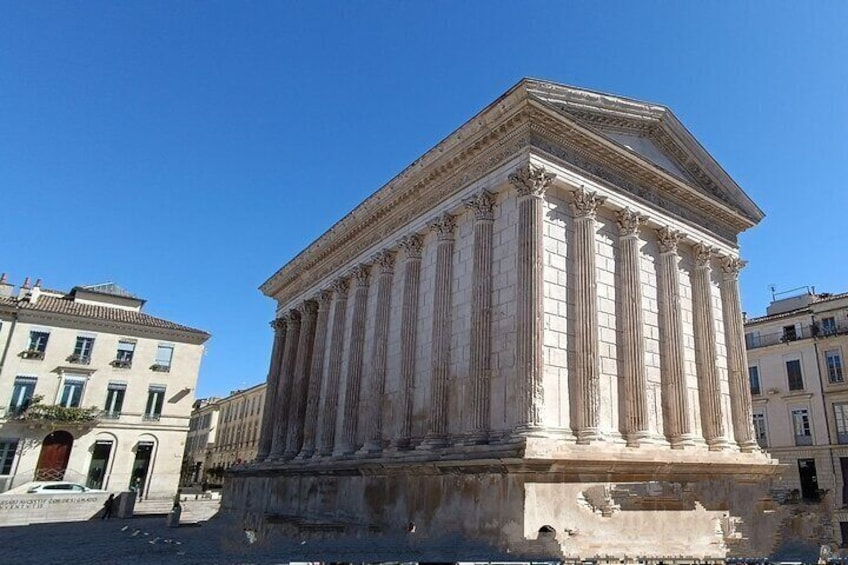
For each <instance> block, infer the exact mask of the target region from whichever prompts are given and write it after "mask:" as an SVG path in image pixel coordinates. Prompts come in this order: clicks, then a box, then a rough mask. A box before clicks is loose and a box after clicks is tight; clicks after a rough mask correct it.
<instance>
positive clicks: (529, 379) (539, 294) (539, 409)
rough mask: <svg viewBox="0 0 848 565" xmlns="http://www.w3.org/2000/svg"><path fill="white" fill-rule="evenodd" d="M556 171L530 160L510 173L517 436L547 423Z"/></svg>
mask: <svg viewBox="0 0 848 565" xmlns="http://www.w3.org/2000/svg"><path fill="white" fill-rule="evenodd" d="M555 176H556V175H554V174H552V173H548V172H546V171H545V169H544V168H542V167H535V166H533V165H531V164H530V163H527V164H526V165H523V166H522V167H520V168H519V169H518V170H517V171H516V172H515V173H513V174H512V175H510V177H509V180H510V182H511V183H512V185H513V187H514V188H515V190H516V192H517V193H518V242H517V245H518V247H517V249H516V268H517V275H518V276H517V280H516V291H515V301H516V307H515V310H516V314H515V326H516V327H515V339H516V347H515V367H516V382H517V383H518V387H519V389H518V393H519V394H518V397H519V403H520V405H519V413H518V415H517V416H518V418H517V419H518V426H517V428H516V432H517V434H518V435H519V436H522V435H527V434H529V433H532V432H533V431H534V430H538V429H540V428H541V427H542V423H543V421H542V413H543V409H544V401H545V396H544V388H543V387H542V377H543V371H544V359H543V355H544V350H543V344H544V342H543V332H544V307H543V306H544V305H543V303H542V299H543V282H544V278H543V271H542V269H543V268H544V254H543V248H542V244H543V240H544V224H545V218H544V213H545V210H544V199H545V191H546V190H547V188H548V186H550V184H551V182H553V179H554V178H555Z"/></svg>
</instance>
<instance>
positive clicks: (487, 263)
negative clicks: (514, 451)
mask: <svg viewBox="0 0 848 565" xmlns="http://www.w3.org/2000/svg"><path fill="white" fill-rule="evenodd" d="M465 205H466V207H467V208H469V209H471V210H473V211H474V220H475V221H474V265H473V272H472V284H473V285H474V286H473V289H472V295H471V334H470V339H469V343H470V346H471V359H470V361H469V373H470V375H469V376H470V377H471V410H472V412H471V418H472V420H471V428H472V437H471V439H472V441H473V442H483V441H485V440H486V439H487V438H488V433H489V426H490V425H491V400H490V395H491V390H490V389H491V383H490V378H491V358H492V237H493V233H492V232H493V224H494V208H495V196H494V194H492V193H490V192H487V191H485V190H483V191H481V192H479V193H477V194H476V195H475V196H474V197H472V198H470V199H468V200H467V201H466V202H465Z"/></svg>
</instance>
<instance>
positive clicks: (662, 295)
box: [657, 227, 693, 448]
mask: <svg viewBox="0 0 848 565" xmlns="http://www.w3.org/2000/svg"><path fill="white" fill-rule="evenodd" d="M681 239H683V234H681V233H680V232H678V231H676V230H673V229H671V228H669V227H665V228H661V229H659V230H658V231H657V243H658V245H659V248H660V261H659V263H660V264H659V276H658V277H657V282H658V285H659V288H658V293H657V294H658V297H659V303H660V304H659V305H660V344H661V348H660V370H661V378H662V400H663V412H664V418H663V420H664V421H663V430H664V432H665V435H666V437H667V438H668V440H669V443H671V446H672V447H675V448H678V447H684V446H687V445H693V442H692V433H691V427H690V425H689V400H688V397H687V394H688V392H687V389H686V375H685V373H684V366H683V320H682V318H681V313H680V272H679V271H678V267H677V263H678V261H679V257H678V255H677V245H678V244H679V243H680V240H681Z"/></svg>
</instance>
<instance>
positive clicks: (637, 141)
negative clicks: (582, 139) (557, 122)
mask: <svg viewBox="0 0 848 565" xmlns="http://www.w3.org/2000/svg"><path fill="white" fill-rule="evenodd" d="M522 84H523V85H524V87H525V88H526V91H527V94H528V95H529V96H530V98H531V99H535V100H538V101H540V102H542V103H543V104H545V105H546V106H547V107H549V108H552V109H554V110H556V111H557V112H558V113H560V114H561V115H562V116H564V117H567V118H568V119H569V120H572V121H573V122H575V123H577V124H579V125H580V126H581V127H583V128H585V129H587V130H589V131H591V132H593V133H595V134H597V135H599V136H601V137H603V138H604V139H605V140H606V141H608V142H609V143H611V144H614V145H615V146H617V147H619V148H622V149H624V150H626V151H628V152H630V153H631V154H632V155H633V156H634V157H636V158H637V159H639V160H641V161H643V162H645V163H647V164H649V165H650V166H652V167H655V168H656V169H659V170H661V171H662V172H663V173H665V174H668V175H671V176H673V177H675V178H677V179H679V180H680V181H682V182H684V183H686V184H687V185H689V186H691V187H693V188H695V189H696V190H698V191H699V192H701V193H703V194H704V195H707V196H709V197H711V198H714V199H717V200H719V201H721V202H722V203H723V204H725V205H727V206H729V207H730V208H732V209H734V210H736V211H737V212H738V213H740V214H742V215H743V216H745V217H747V218H749V219H750V220H752V221H754V222H758V221H759V220H761V219H762V218H763V212H762V211H761V210H760V209H759V208H758V207H757V205H756V204H755V203H754V202H753V201H752V200H751V199H750V198H749V197H748V195H747V194H745V192H744V191H743V190H742V189H741V188H740V187H739V185H737V184H736V182H735V181H734V180H733V179H732V178H731V177H730V176H729V175H728V174H727V173H726V172H725V171H724V169H722V167H721V165H719V164H718V162H717V161H716V160H715V159H713V158H712V156H711V155H710V154H709V153H707V151H706V150H705V149H704V148H703V147H702V146H701V144H700V143H698V141H697V140H696V139H695V137H694V136H693V135H692V134H691V133H690V132H689V131H688V130H687V129H686V128H685V127H684V126H683V124H682V123H681V122H680V121H679V120H678V119H677V118H676V117H675V116H674V114H673V113H672V111H671V110H669V109H668V108H666V107H665V106H661V105H658V104H653V103H650V102H642V101H638V100H633V99H629V98H624V97H619V96H615V95H611V94H604V93H599V92H593V91H590V90H584V89H579V88H573V87H570V86H565V85H561V84H555V83H550V82H542V81H537V80H534V79H525V80H524V81H523V83H522Z"/></svg>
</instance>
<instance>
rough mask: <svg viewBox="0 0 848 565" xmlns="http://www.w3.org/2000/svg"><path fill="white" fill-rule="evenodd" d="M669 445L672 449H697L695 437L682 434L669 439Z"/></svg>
mask: <svg viewBox="0 0 848 565" xmlns="http://www.w3.org/2000/svg"><path fill="white" fill-rule="evenodd" d="M668 443H669V445H670V446H671V448H672V449H686V448H687V447H695V437H694V436H693V435H692V434H680V435H676V436H672V437H670V438H668Z"/></svg>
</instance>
